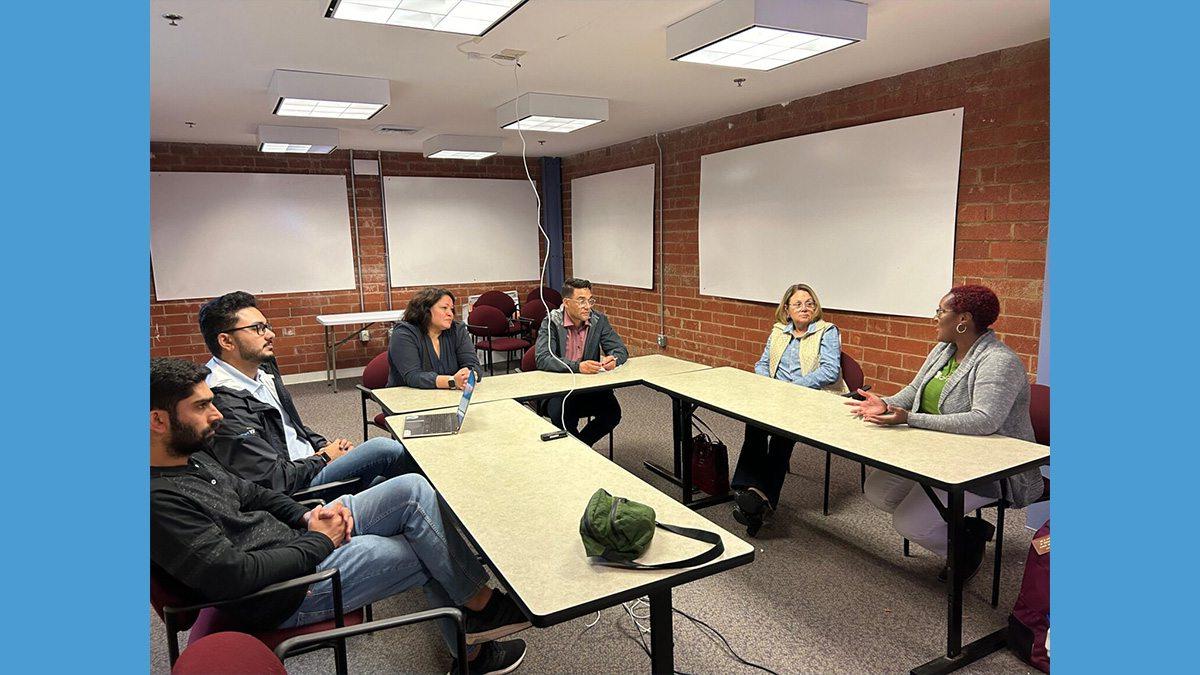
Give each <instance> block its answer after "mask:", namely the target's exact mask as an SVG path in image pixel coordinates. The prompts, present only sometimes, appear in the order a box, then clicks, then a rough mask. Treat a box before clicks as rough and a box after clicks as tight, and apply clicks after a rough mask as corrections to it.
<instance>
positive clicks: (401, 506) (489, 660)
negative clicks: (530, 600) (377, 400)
mask: <svg viewBox="0 0 1200 675" xmlns="http://www.w3.org/2000/svg"><path fill="white" fill-rule="evenodd" d="M208 375H209V370H208V368H206V367H204V366H199V365H196V364H194V363H191V362H189V361H183V360H180V359H153V360H151V362H150V562H151V568H152V572H153V573H154V574H156V575H159V574H163V575H169V576H170V577H171V578H173V579H174V580H176V581H178V582H180V583H182V584H183V585H185V586H187V587H188V588H191V589H192V590H193V591H194V592H195V593H196V594H197V595H198V596H200V597H201V598H202V599H204V600H206V601H218V600H226V599H230V598H237V597H240V596H243V595H247V594H249V593H253V592H256V591H258V590H260V589H262V588H263V587H265V586H268V585H270V584H273V583H278V582H280V581H285V580H287V579H292V578H295V577H298V576H302V575H305V574H311V573H313V572H315V571H317V570H324V569H330V568H334V567H336V568H338V570H340V572H341V582H342V594H343V598H344V601H345V607H346V609H347V610H352V609H357V608H359V607H362V606H364V605H367V604H370V603H373V602H376V601H378V600H381V599H383V598H386V597H388V596H391V595H394V594H396V593H399V592H401V591H404V590H405V589H408V588H411V587H412V586H415V585H421V586H422V587H423V589H424V591H425V594H426V597H427V598H428V599H429V602H430V604H431V605H435V606H458V607H459V608H460V609H461V610H462V612H463V616H464V619H465V622H466V629H467V644H468V645H472V647H471V648H470V649H469V651H468V653H467V655H466V657H467V659H468V660H469V661H470V663H469V670H470V671H471V672H472V673H508V672H511V671H512V670H514V669H516V667H517V666H518V665H519V664H520V662H521V660H522V659H523V658H524V656H525V643H524V641H522V640H510V641H506V642H495V640H497V639H498V638H500V637H504V636H506V635H511V634H512V633H515V632H517V631H519V630H522V629H524V628H526V627H528V626H529V622H528V621H527V620H526V619H525V617H524V616H523V615H522V614H521V611H520V610H519V609H518V608H517V606H516V604H515V603H514V602H513V600H512V599H511V598H510V597H509V596H508V595H506V594H505V593H504V592H503V591H500V590H495V589H492V588H490V587H488V586H487V584H486V582H487V578H488V576H487V572H485V571H484V569H483V567H482V566H480V564H479V562H478V561H477V560H476V559H475V556H474V555H473V554H472V553H471V551H470V549H468V548H467V545H466V543H465V542H463V540H462V537H461V536H460V535H459V534H458V531H457V530H455V529H454V528H452V527H449V528H448V527H446V526H445V524H444V521H443V518H442V508H443V507H442V505H441V501H440V498H439V497H438V494H437V492H435V491H434V489H433V488H432V487H431V486H430V485H429V483H428V481H426V480H425V479H424V478H423V477H421V476H419V475H416V474H410V475H405V476H400V477H397V478H392V479H389V480H386V481H384V482H382V483H380V484H378V485H376V486H374V487H372V488H370V489H367V490H365V491H363V492H361V493H359V494H356V495H345V496H343V497H341V498H339V499H338V500H337V501H335V502H333V503H331V504H329V505H328V506H318V507H316V508H314V509H312V510H307V509H305V508H304V507H303V506H301V505H300V504H298V503H297V502H295V501H293V500H292V499H291V498H290V497H288V496H287V495H284V494H282V493H280V492H276V491H274V490H268V489H266V488H263V487H260V486H258V485H256V484H254V483H251V482H248V481H245V480H243V479H241V478H238V477H237V476H235V475H233V474H230V473H229V472H227V471H226V470H225V469H224V468H223V467H222V466H221V465H220V464H218V463H217V462H215V461H214V460H213V459H212V458H211V457H210V456H209V455H208V454H207V453H206V452H202V451H203V450H206V449H208V448H209V447H210V446H211V444H212V441H213V439H214V438H215V437H216V436H217V434H218V430H219V429H220V427H221V422H222V417H221V413H220V411H218V410H217V408H216V407H215V406H214V405H213V393H212V391H211V390H210V389H209V387H208V385H207V384H206V383H205V377H206V376H208ZM332 596H333V594H332V580H327V581H322V582H319V583H316V584H313V585H311V586H310V587H309V588H307V589H305V588H299V589H295V590H292V591H282V592H279V593H273V594H270V595H266V596H263V597H260V598H255V599H254V600H251V601H247V602H244V603H236V604H234V605H232V606H230V607H228V608H226V609H224V610H222V611H224V612H227V613H228V614H229V615H230V616H231V617H232V618H233V619H234V620H235V621H236V622H237V623H238V624H239V627H241V628H243V629H245V630H266V629H271V628H276V627H279V628H290V627H294V626H301V625H305V624H310V623H317V622H320V621H326V620H328V619H330V618H331V617H332V616H333V597H332ZM439 624H441V625H440V628H441V630H442V633H443V637H444V639H445V640H446V644H447V645H448V646H449V648H450V650H451V651H452V652H453V651H454V650H455V638H454V630H453V626H452V625H450V624H449V622H446V621H441V622H439ZM455 656H456V658H457V657H461V656H462V655H461V654H456V655H455Z"/></svg>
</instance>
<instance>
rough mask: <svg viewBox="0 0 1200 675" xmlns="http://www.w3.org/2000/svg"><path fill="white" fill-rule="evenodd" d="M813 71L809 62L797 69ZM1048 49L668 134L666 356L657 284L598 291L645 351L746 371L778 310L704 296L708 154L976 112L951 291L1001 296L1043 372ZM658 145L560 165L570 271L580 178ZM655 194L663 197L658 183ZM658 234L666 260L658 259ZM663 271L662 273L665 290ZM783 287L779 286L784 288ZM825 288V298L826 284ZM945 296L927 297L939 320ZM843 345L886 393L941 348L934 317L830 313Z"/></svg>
mask: <svg viewBox="0 0 1200 675" xmlns="http://www.w3.org/2000/svg"><path fill="white" fill-rule="evenodd" d="M800 67H803V66H800ZM1049 83H1050V44H1049V41H1048V40H1044V41H1040V42H1035V43H1031V44H1027V45H1023V46H1019V47H1013V48H1010V49H1004V50H1001V51H997V52H991V53H987V54H981V55H979V56H975V57H972V58H968V59H962V60H959V61H953V62H951V63H946V64H942V65H939V66H934V67H932V68H926V69H923V70H919V71H915V72H911V73H905V74H903V75H898V76H895V77H890V78H887V79H883V80H877V81H874V82H868V83H865V84H861V85H857V86H853V87H849V88H846V89H841V90H837V91H832V92H827V93H824V94H819V95H817V96H812V97H809V98H804V99H798V100H795V101H791V102H790V103H788V104H787V105H773V106H770V107H767V108H759V109H757V110H751V111H748V112H744V113H740V114H737V115H731V116H729V117H724V118H721V119H718V120H713V121H711V122H707V123H705V124H700V125H697V126H693V127H688V128H685V129H678V130H674V131H669V132H667V133H664V134H660V135H659V143H661V145H662V157H663V161H662V163H661V165H660V171H661V172H662V214H663V217H662V223H661V224H659V225H660V227H661V228H662V233H663V235H662V236H663V242H662V243H663V260H662V262H663V271H664V275H665V279H664V280H662V281H663V282H665V286H664V287H663V288H664V289H665V303H664V305H665V310H666V326H665V333H666V335H667V339H668V347H667V348H666V350H659V348H658V347H657V345H656V343H655V340H656V337H657V335H658V333H659V315H658V308H659V288H658V287H657V286H656V287H655V289H654V290H651V291H647V290H644V289H634V288H628V287H617V286H603V287H599V286H598V287H597V288H596V289H595V291H594V292H595V294H596V295H598V296H600V297H601V300H602V302H603V306H602V307H603V311H605V312H606V313H607V314H608V315H609V316H610V317H611V318H612V320H613V323H614V325H615V326H616V327H617V329H618V331H620V332H621V334H622V336H623V337H624V338H625V340H626V342H627V343H628V344H629V346H630V349H631V351H632V352H634V353H640V354H644V353H653V352H658V351H662V352H663V353H666V354H669V355H672V356H678V357H681V358H687V359H690V360H695V361H700V362H703V363H708V364H712V365H730V366H736V367H739V368H745V369H749V368H751V367H753V363H754V362H755V361H756V360H757V359H758V356H759V354H761V352H762V348H763V344H764V341H765V337H766V334H767V331H768V330H769V329H770V326H771V323H772V321H773V319H772V316H773V314H774V306H773V305H768V304H763V303H756V302H745V301H740V300H729V299H725V298H717V297H711V296H701V295H699V293H698V289H699V276H700V268H699V242H698V225H699V197H700V157H701V156H702V155H705V154H709V153H714V152H720V151H723V150H729V149H731V148H737V147H742V146H746V145H752V144H755V143H762V142H765V141H772V140H777V139H780V138H788V137H791V136H798V135H802V134H810V133H815V132H821V131H828V130H830V129H837V128H841V127H848V126H854V125H859V124H867V123H871V122H879V121H883V120H889V119H894V118H898V117H907V116H910V115H919V114H922V113H928V112H934V111H937V110H945V109H947V108H957V107H963V108H965V119H964V124H963V145H962V165H961V166H962V170H961V177H960V181H959V193H958V221H957V227H956V234H955V237H956V246H955V256H954V283H955V284H962V283H982V284H986V285H987V286H990V287H991V288H992V289H994V290H995V291H996V293H997V295H999V296H1000V302H1001V308H1002V316H1001V319H1000V320H999V322H997V324H996V326H995V328H996V330H997V332H999V333H1000V334H1001V337H1002V338H1003V340H1004V341H1005V342H1006V343H1007V344H1008V345H1009V346H1010V347H1012V348H1013V349H1014V350H1015V351H1016V352H1017V353H1018V354H1020V355H1021V358H1022V359H1023V360H1024V361H1025V365H1026V368H1027V370H1028V372H1029V373H1030V374H1031V377H1032V375H1033V374H1036V372H1037V362H1036V361H1037V353H1038V336H1039V330H1040V322H1041V305H1042V281H1043V280H1042V277H1043V274H1044V271H1045V260H1046V241H1047V230H1048V218H1049V198H1050V128H1049V120H1050V87H1049ZM658 153H659V151H658V147H657V146H656V144H655V139H654V137H653V136H650V137H646V138H640V139H637V140H633V141H630V142H627V143H622V144H619V145H614V146H609V147H606V148H600V149H597V150H591V151H588V152H584V153H581V154H578V155H573V156H571V157H567V158H564V160H563V210H564V214H563V216H564V228H565V230H566V231H565V232H564V239H565V241H564V255H565V260H566V266H567V270H568V275H569V273H570V266H571V245H570V220H571V180H573V179H575V178H579V177H582V176H588V175H591V174H596V173H602V172H606V171H614V170H617V169H624V168H628V167H632V166H639V165H643V164H648V163H655V164H658ZM656 190H657V188H656ZM658 257H659V255H658V251H657V239H656V250H655V260H656V261H657V260H658ZM657 275H658V272H657V271H656V283H658V281H659V280H658V279H657ZM782 290H783V289H780V292H782ZM817 291H818V293H819V292H820V289H819V288H818V289H817ZM936 302H937V298H930V309H931V311H930V314H931V317H932V308H933V307H934V306H935V305H936ZM826 318H827V319H829V320H831V321H833V322H835V323H836V324H837V325H838V326H839V328H841V329H842V336H843V337H842V340H843V349H844V350H845V351H846V352H847V353H849V354H850V355H851V356H853V357H854V358H855V359H857V360H858V361H859V362H860V363H861V364H862V366H863V371H864V372H865V374H866V377H867V381H868V382H869V383H872V384H873V385H874V386H875V388H876V390H877V391H880V392H882V393H893V392H895V391H896V390H898V389H899V388H900V387H902V386H903V385H905V384H907V383H908V382H909V381H911V379H912V376H913V375H914V374H915V373H916V370H917V369H918V368H919V367H920V365H921V363H922V362H923V361H924V359H925V356H926V354H928V352H929V348H930V347H931V345H932V344H933V335H934V332H933V325H932V323H933V322H932V318H930V319H913V318H911V317H898V316H882V315H875V314H862V313H854V312H832V311H830V312H826Z"/></svg>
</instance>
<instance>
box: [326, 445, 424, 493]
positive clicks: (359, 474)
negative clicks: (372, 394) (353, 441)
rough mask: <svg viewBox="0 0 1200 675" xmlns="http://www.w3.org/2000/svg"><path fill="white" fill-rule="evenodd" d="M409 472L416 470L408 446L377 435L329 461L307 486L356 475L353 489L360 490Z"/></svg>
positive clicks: (415, 471)
mask: <svg viewBox="0 0 1200 675" xmlns="http://www.w3.org/2000/svg"><path fill="white" fill-rule="evenodd" d="M408 473H419V472H418V471H417V463H416V462H414V461H413V459H412V457H410V456H409V455H408V450H406V449H405V448H404V446H403V445H401V443H400V442H399V441H397V440H395V439H392V438H386V437H384V436H376V437H375V438H372V439H371V440H369V441H366V442H365V443H360V444H359V445H356V446H354V449H353V450H351V451H350V452H347V453H346V454H344V455H342V456H341V457H338V458H337V459H335V460H334V461H333V462H330V464H329V465H328V466H326V467H325V468H324V469H321V470H320V471H319V472H317V475H315V476H313V479H312V481H311V482H310V483H309V486H310V487H311V486H313V485H323V484H325V483H332V482H334V481H339V480H346V479H349V478H358V479H359V483H358V487H357V488H355V489H356V490H357V491H360V492H361V491H362V490H364V489H366V488H368V487H371V486H372V485H378V484H380V483H382V482H383V481H385V480H387V479H388V478H394V477H396V476H403V475H404V474H408Z"/></svg>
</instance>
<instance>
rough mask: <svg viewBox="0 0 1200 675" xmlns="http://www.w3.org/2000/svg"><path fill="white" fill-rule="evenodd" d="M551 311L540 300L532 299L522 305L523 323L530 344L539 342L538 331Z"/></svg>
mask: <svg viewBox="0 0 1200 675" xmlns="http://www.w3.org/2000/svg"><path fill="white" fill-rule="evenodd" d="M549 313H550V310H549V309H548V308H547V307H546V305H545V303H543V302H542V301H541V300H540V299H539V298H530V299H528V300H526V301H525V304H523V305H521V319H520V321H521V323H522V324H524V326H525V331H526V332H525V336H526V337H527V338H528V339H529V341H530V342H536V341H537V334H538V330H539V329H540V328H541V327H542V321H544V320H545V319H546V315H547V314H549Z"/></svg>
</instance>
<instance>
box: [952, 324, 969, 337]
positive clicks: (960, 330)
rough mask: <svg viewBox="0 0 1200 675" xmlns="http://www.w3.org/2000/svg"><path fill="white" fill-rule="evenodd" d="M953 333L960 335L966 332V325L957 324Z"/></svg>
mask: <svg viewBox="0 0 1200 675" xmlns="http://www.w3.org/2000/svg"><path fill="white" fill-rule="evenodd" d="M954 332H956V333H958V334H959V335H962V334H963V333H965V332H967V324H965V323H960V324H958V325H957V326H956V327H955V328H954Z"/></svg>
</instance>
